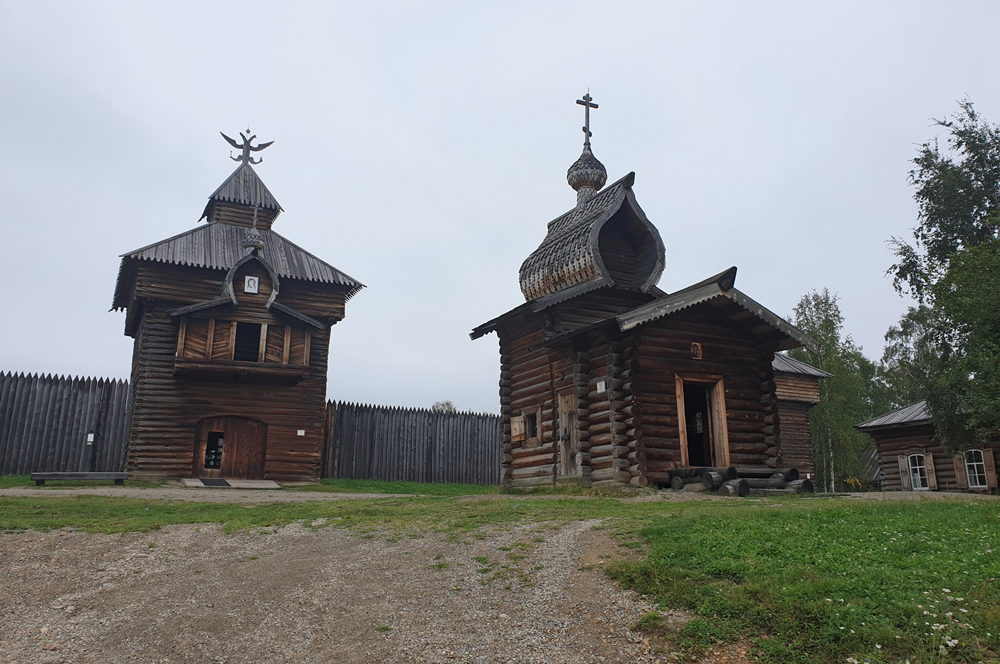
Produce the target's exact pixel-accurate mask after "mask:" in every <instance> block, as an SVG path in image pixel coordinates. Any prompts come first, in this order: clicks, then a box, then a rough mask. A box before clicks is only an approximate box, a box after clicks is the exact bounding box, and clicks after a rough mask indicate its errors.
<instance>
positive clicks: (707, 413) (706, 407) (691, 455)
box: [676, 375, 729, 467]
mask: <svg viewBox="0 0 1000 664" xmlns="http://www.w3.org/2000/svg"><path fill="white" fill-rule="evenodd" d="M676 394H677V420H678V430H679V434H680V447H681V466H682V467H718V466H723V467H725V466H728V465H729V431H728V429H729V426H728V422H727V421H726V390H725V387H724V386H723V383H722V376H680V375H677V377H676Z"/></svg>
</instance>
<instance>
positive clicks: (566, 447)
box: [559, 393, 580, 477]
mask: <svg viewBox="0 0 1000 664" xmlns="http://www.w3.org/2000/svg"><path fill="white" fill-rule="evenodd" d="M578 433H579V432H578V431H577V428H576V397H575V396H574V395H573V394H572V393H569V394H560V395H559V475H560V476H561V477H579V475H580V464H579V463H578V458H579V452H580V438H579V436H578Z"/></svg>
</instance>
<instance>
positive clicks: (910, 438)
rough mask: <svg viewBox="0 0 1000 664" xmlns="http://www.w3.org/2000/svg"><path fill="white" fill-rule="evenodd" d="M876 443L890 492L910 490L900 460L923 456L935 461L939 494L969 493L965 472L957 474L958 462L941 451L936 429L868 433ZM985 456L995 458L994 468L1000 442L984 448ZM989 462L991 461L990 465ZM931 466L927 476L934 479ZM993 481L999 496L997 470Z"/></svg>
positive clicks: (998, 459) (910, 428) (926, 427)
mask: <svg viewBox="0 0 1000 664" xmlns="http://www.w3.org/2000/svg"><path fill="white" fill-rule="evenodd" d="M868 433H869V435H871V436H872V438H874V439H875V445H876V447H877V449H878V455H879V463H880V464H881V466H882V483H883V488H884V489H885V490H887V491H902V490H904V489H905V490H909V488H908V487H904V482H903V480H902V478H901V477H900V468H899V461H898V458H899V457H900V456H903V457H908V456H909V455H911V454H923V455H925V456H930V457H931V458H932V460H933V466H932V467H933V479H934V482H933V484H936V485H937V486H936V490H938V491H966V490H967V488H968V487H967V485H966V483H965V479H964V474H965V471H964V469H960V471H959V473H956V472H955V464H956V462H957V461H958V460H957V459H956V458H955V455H953V454H951V453H949V452H946V451H945V450H944V448H943V447H941V441H940V440H938V438H937V436H936V435H935V431H934V427H933V426H932V425H930V424H926V425H918V426H910V427H900V428H898V429H895V430H885V431H871V432H868ZM976 449H982V450H983V455H984V456H986V455H989V454H992V455H993V462H994V463H993V467H994V468H995V466H996V462H997V461H1000V440H994V441H991V442H988V443H986V444H984V445H983V446H982V448H978V447H977V448H976ZM987 462H988V461H987ZM931 474H932V473H931V472H930V466H929V470H928V475H931ZM990 479H991V484H992V486H991V487H990V489H992V491H993V492H996V484H997V480H996V472H995V470H994V472H993V474H992V477H991V478H990Z"/></svg>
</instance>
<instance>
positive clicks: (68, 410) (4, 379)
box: [0, 373, 130, 475]
mask: <svg viewBox="0 0 1000 664" xmlns="http://www.w3.org/2000/svg"><path fill="white" fill-rule="evenodd" d="M129 408H130V403H129V385H128V382H126V381H123V380H111V379H104V378H100V379H99V378H71V377H68V376H67V377H63V376H51V375H47V376H42V375H38V374H30V375H29V374H14V373H0V475H25V474H28V473H33V472H119V471H121V470H123V469H124V465H125V451H126V448H127V446H128V417H129ZM88 434H93V435H94V440H93V442H92V443H91V444H89V445H88V444H87V435H88Z"/></svg>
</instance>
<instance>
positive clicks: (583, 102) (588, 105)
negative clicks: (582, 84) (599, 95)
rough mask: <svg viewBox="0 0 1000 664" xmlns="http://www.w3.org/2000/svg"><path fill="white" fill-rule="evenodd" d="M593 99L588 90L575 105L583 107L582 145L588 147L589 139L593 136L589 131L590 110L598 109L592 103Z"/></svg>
mask: <svg viewBox="0 0 1000 664" xmlns="http://www.w3.org/2000/svg"><path fill="white" fill-rule="evenodd" d="M593 101H594V98H593V97H591V96H590V90H587V94H585V95H583V99H577V100H576V103H578V104H579V105H580V106H583V107H584V110H583V135H584V139H583V144H584V145H590V137H591V136H593V135H594V134H593V133H592V132H591V131H590V109H592V108H598V106H597V104H595V103H593Z"/></svg>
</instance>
